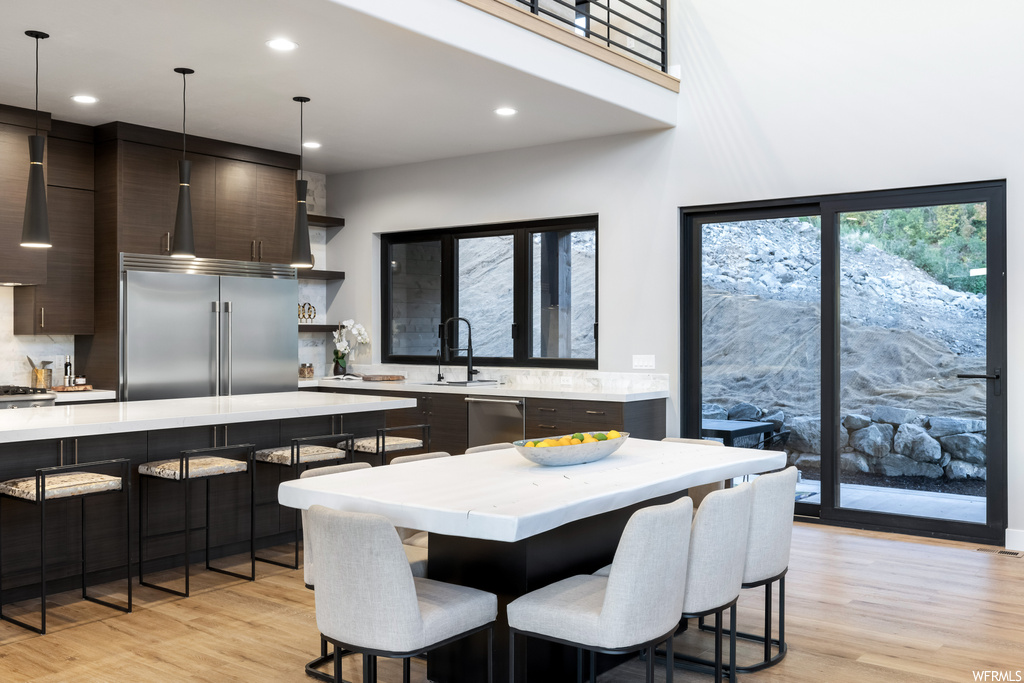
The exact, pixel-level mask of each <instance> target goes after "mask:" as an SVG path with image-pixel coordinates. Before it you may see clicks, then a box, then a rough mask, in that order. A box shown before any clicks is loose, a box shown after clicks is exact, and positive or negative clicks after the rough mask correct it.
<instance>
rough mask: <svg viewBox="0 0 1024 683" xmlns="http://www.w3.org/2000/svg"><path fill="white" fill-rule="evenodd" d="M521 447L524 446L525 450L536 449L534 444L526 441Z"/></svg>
mask: <svg viewBox="0 0 1024 683" xmlns="http://www.w3.org/2000/svg"><path fill="white" fill-rule="evenodd" d="M523 445H524V446H526V447H527V448H536V447H537V444H535V443H534V442H532V441H527V442H526V443H524V444H523Z"/></svg>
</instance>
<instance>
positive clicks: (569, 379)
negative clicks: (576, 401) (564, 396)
mask: <svg viewBox="0 0 1024 683" xmlns="http://www.w3.org/2000/svg"><path fill="white" fill-rule="evenodd" d="M561 380H562V386H563V387H571V386H572V377H565V376H563V377H562V378H561Z"/></svg>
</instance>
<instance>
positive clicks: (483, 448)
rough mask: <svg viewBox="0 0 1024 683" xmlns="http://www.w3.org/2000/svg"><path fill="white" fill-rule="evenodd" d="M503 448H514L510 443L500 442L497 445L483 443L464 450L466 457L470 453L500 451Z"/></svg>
mask: <svg viewBox="0 0 1024 683" xmlns="http://www.w3.org/2000/svg"><path fill="white" fill-rule="evenodd" d="M503 448H514V446H513V445H512V443H511V442H510V441H501V442H499V443H485V444H481V445H480V446H473V447H471V448H467V449H466V455H469V454H470V453H486V452H487V451H500V450H501V449H503Z"/></svg>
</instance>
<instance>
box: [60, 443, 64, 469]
mask: <svg viewBox="0 0 1024 683" xmlns="http://www.w3.org/2000/svg"><path fill="white" fill-rule="evenodd" d="M60 466H61V467H63V466H64V439H61V440H60Z"/></svg>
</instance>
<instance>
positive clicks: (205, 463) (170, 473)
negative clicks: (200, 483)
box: [139, 457, 247, 481]
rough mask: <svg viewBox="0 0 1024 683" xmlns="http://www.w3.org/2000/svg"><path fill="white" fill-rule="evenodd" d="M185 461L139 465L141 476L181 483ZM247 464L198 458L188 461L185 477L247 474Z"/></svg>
mask: <svg viewBox="0 0 1024 683" xmlns="http://www.w3.org/2000/svg"><path fill="white" fill-rule="evenodd" d="M183 464H184V461H183V460H181V459H180V458H173V459H171V460H157V461H154V462H147V463H143V464H141V465H139V474H141V475H143V476H146V477H160V478H161V479H173V480H174V481H180V480H181V478H182V476H183V475H182V471H181V470H182V466H183ZM246 467H247V464H246V462H245V461H244V460H232V459H230V458H218V457H197V458H190V459H188V463H187V465H185V469H186V470H187V473H186V474H185V475H184V476H185V477H186V478H188V479H202V478H203V477H216V476H218V475H221V474H235V473H236V472H245V470H246Z"/></svg>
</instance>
